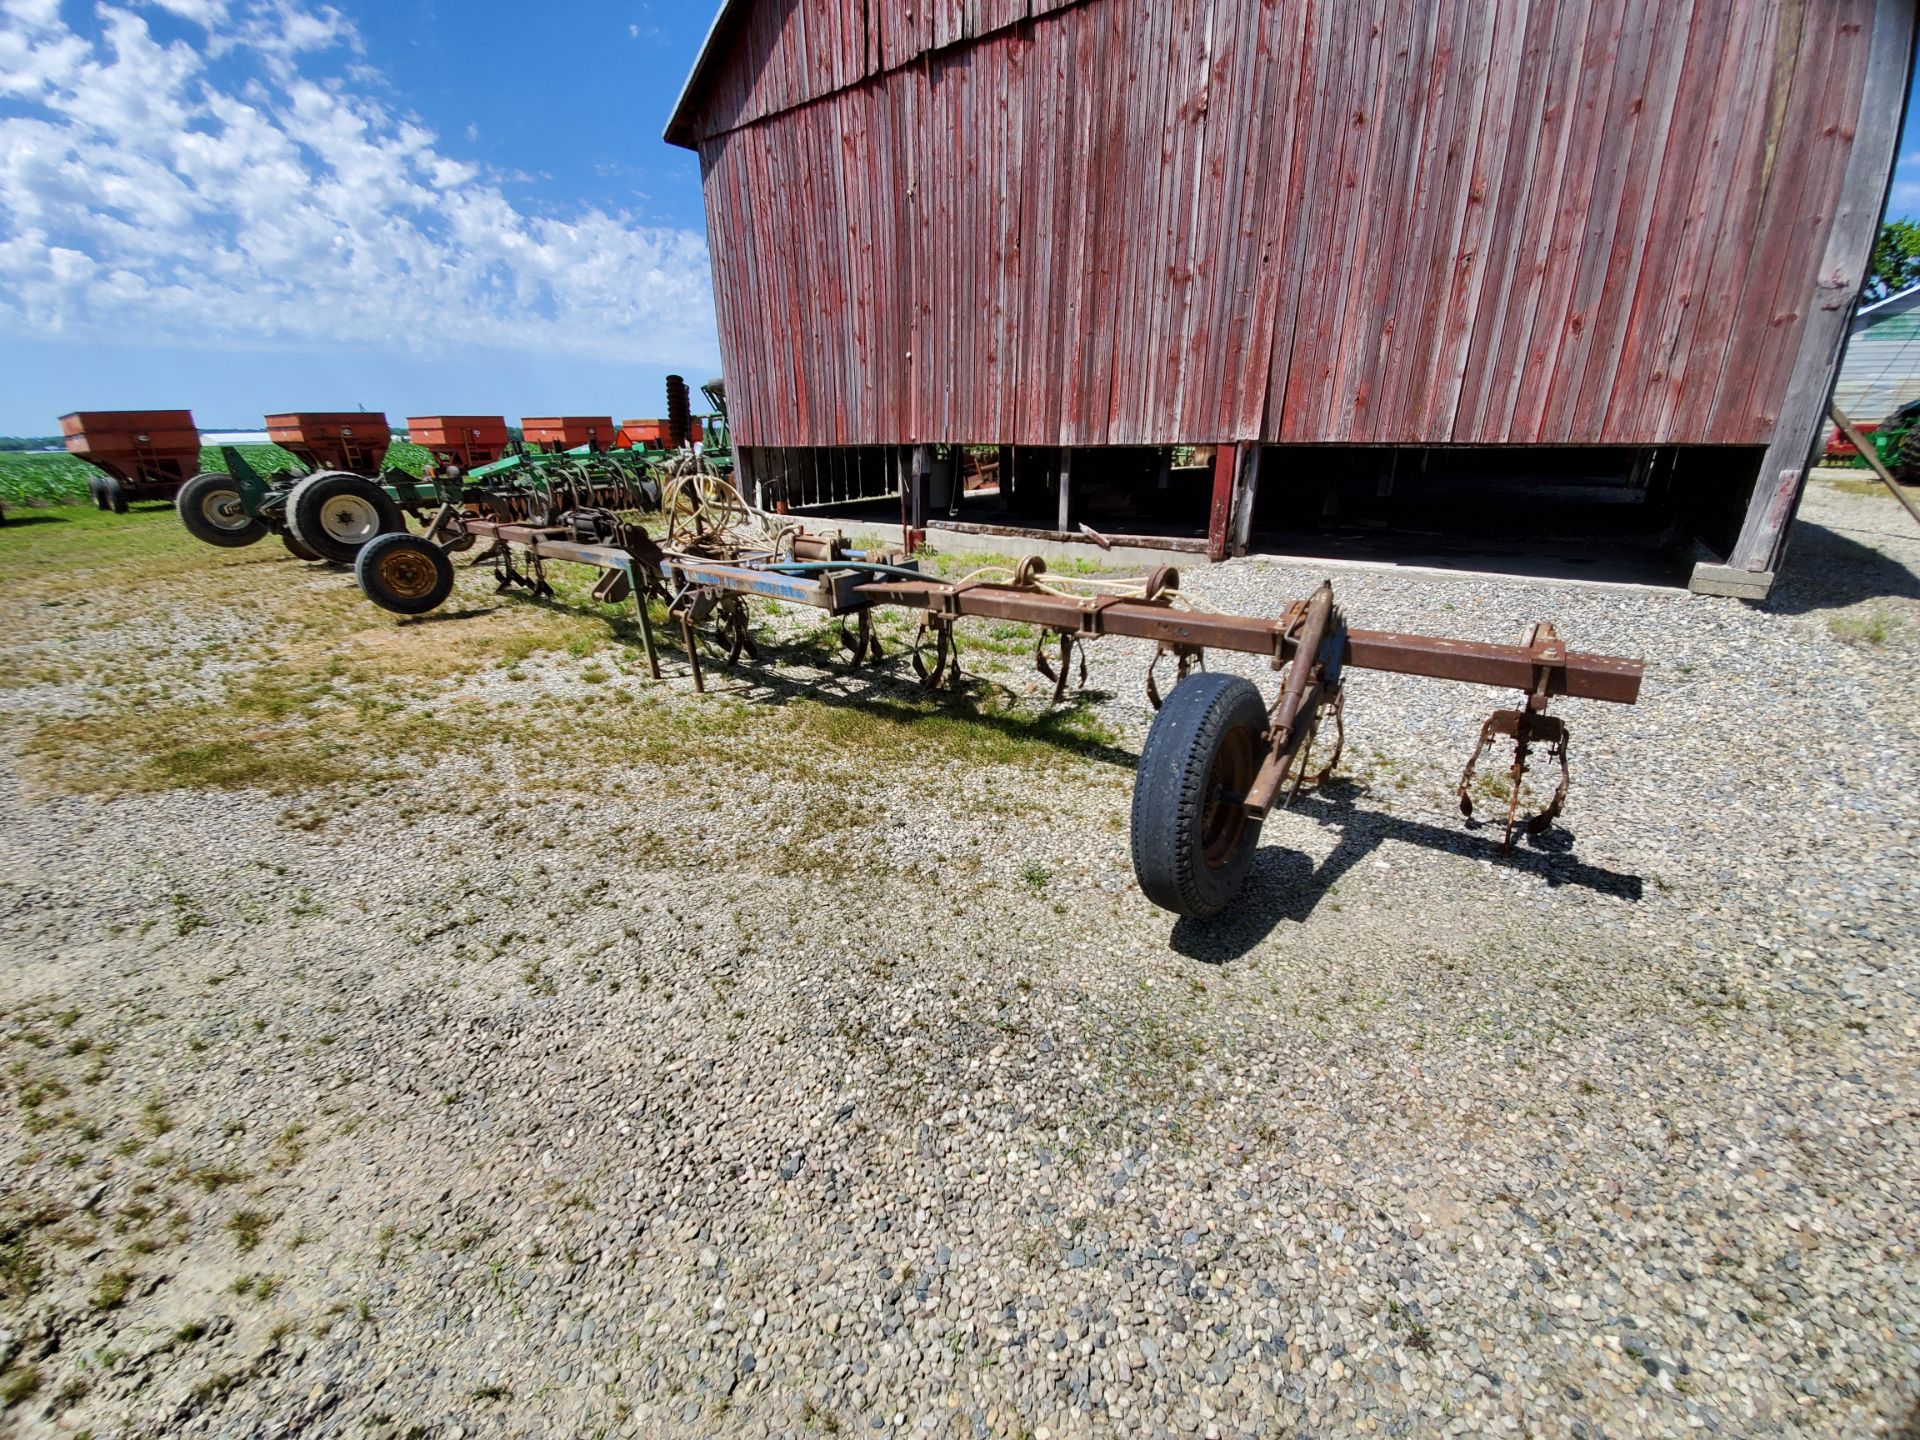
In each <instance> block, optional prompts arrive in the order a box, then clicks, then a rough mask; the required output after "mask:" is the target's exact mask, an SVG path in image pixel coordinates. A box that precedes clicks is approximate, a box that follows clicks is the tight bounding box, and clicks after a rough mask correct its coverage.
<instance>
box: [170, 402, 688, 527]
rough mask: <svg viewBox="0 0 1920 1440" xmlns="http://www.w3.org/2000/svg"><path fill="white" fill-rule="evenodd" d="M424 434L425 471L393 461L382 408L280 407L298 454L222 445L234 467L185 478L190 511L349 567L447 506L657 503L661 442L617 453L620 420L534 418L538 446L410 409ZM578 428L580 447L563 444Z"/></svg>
mask: <svg viewBox="0 0 1920 1440" xmlns="http://www.w3.org/2000/svg"><path fill="white" fill-rule="evenodd" d="M407 424H408V429H409V432H410V433H411V434H413V435H414V436H415V437H416V440H415V443H416V444H419V445H420V446H421V447H422V448H423V449H425V450H426V451H427V452H428V454H429V456H430V457H431V458H430V460H429V463H428V466H427V468H426V470H425V471H424V472H423V473H422V474H421V475H420V476H419V477H415V476H413V475H410V474H408V473H407V472H406V471H404V470H401V469H398V468H396V467H391V466H386V465H385V463H384V462H385V460H386V456H387V451H388V449H389V448H390V446H391V444H392V431H391V429H390V428H389V427H388V424H387V421H386V419H385V418H384V417H383V416H377V415H376V416H368V415H358V414H355V415H319V414H288V415H273V416H269V417H268V420H267V433H268V437H269V438H270V439H271V440H273V441H274V443H275V444H277V445H279V446H280V447H281V448H282V449H285V450H287V451H289V452H291V453H292V454H293V455H294V457H295V458H296V459H297V460H298V461H299V462H300V464H299V466H298V467H297V468H289V469H285V470H279V471H274V472H272V473H270V474H267V475H261V474H260V473H259V472H258V471H256V470H255V469H254V468H253V466H251V465H249V464H248V463H247V461H246V459H245V457H244V456H242V455H241V454H240V453H239V452H238V451H237V450H234V449H232V448H227V449H224V450H223V451H222V452H221V453H222V455H223V456H224V457H225V460H226V465H227V473H226V474H224V475H222V474H204V475H199V476H196V477H195V478H194V479H192V480H190V481H188V482H187V483H186V484H185V485H184V486H182V487H181V489H180V493H179V496H178V501H177V504H178V507H179V512H180V520H181V523H182V524H183V525H185V526H186V528H187V530H188V531H189V532H190V533H191V534H192V535H193V536H194V537H195V538H196V539H199V540H203V541H205V542H206V543H207V544H209V545H221V546H228V547H237V546H243V545H252V544H255V543H257V542H258V541H260V540H263V539H265V538H266V537H267V536H268V535H278V536H280V538H281V540H282V542H283V543H284V544H285V545H286V547H287V549H288V550H289V551H291V552H292V553H293V554H294V555H296V556H298V557H299V558H301V559H303V560H325V561H329V562H332V563H334V564H339V565H351V564H352V563H353V561H354V558H355V557H356V556H357V555H358V554H359V553H360V550H361V548H362V547H363V546H364V545H365V544H366V543H367V542H368V541H369V540H371V539H373V538H374V537H375V536H377V535H387V534H396V533H399V532H402V531H404V530H405V529H406V524H407V519H408V518H409V517H411V518H412V519H413V520H414V521H415V522H416V523H418V524H425V523H426V522H427V521H428V520H429V519H430V518H431V517H432V515H433V514H434V513H435V512H436V511H437V510H438V509H439V508H440V507H441V506H442V505H453V506H456V507H459V508H461V509H464V510H469V511H471V512H473V513H474V514H475V515H477V516H487V517H491V518H494V519H498V520H520V521H532V520H536V519H540V518H543V517H544V516H546V515H549V514H558V513H560V512H561V511H563V510H565V509H569V508H572V507H575V506H579V505H602V506H615V507H618V508H621V509H644V508H649V506H650V503H652V502H654V501H657V497H658V486H657V484H655V483H653V482H652V481H651V479H650V476H651V472H652V470H653V469H654V468H655V466H656V465H657V464H658V463H659V460H660V458H661V456H660V454H659V453H658V452H655V453H647V452H642V451H632V452H608V451H602V450H600V449H598V448H597V447H598V444H599V440H600V437H601V436H604V437H605V438H606V440H608V441H611V440H612V438H613V435H614V426H613V422H612V421H611V420H610V419H605V420H600V421H598V422H597V423H596V422H591V421H588V422H578V421H532V422H529V423H528V426H527V431H528V434H529V435H530V436H534V437H535V439H534V442H533V443H534V445H535V446H536V447H539V446H540V445H541V441H542V439H545V440H546V441H547V442H548V444H549V446H551V447H552V448H533V449H528V448H526V446H525V445H522V444H515V443H514V442H513V441H512V440H511V439H510V438H509V435H508V431H507V425H506V421H505V420H504V419H503V418H501V417H500V416H497V415H495V416H475V415H460V416H422V417H415V418H412V419H409V420H408V422H407ZM576 433H579V434H580V435H582V436H583V437H584V438H582V439H580V441H579V442H578V444H577V445H576V446H574V447H572V448H565V449H562V448H559V446H560V442H561V441H563V440H570V439H572V438H573V437H574V436H575V434H576Z"/></svg>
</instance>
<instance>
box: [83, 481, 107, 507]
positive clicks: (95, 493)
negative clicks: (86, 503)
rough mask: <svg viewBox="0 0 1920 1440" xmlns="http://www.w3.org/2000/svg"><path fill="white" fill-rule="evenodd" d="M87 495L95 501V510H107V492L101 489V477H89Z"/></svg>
mask: <svg viewBox="0 0 1920 1440" xmlns="http://www.w3.org/2000/svg"><path fill="white" fill-rule="evenodd" d="M87 494H88V496H89V497H91V499H92V500H93V508H94V509H96V510H105V509H106V508H107V492H106V491H105V490H103V489H102V488H101V486H100V477H99V476H98V475H89V476H88V477H87Z"/></svg>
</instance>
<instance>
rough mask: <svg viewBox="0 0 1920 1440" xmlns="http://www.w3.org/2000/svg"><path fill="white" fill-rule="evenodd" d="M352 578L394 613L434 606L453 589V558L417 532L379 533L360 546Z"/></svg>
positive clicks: (413, 612) (417, 611)
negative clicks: (415, 533)
mask: <svg viewBox="0 0 1920 1440" xmlns="http://www.w3.org/2000/svg"><path fill="white" fill-rule="evenodd" d="M353 578H354V579H355V580H356V581H358V582H359V584H360V590H361V593H362V594H364V595H365V596H366V597H367V598H368V599H369V600H371V601H373V603H374V604H376V605H378V606H379V607H380V608H381V609H382V610H391V611H392V612H393V613H394V614H396V615H424V614H426V613H427V612H428V611H429V610H437V609H438V608H439V607H440V606H441V605H443V604H445V603H446V599H447V596H449V595H451V594H452V593H453V560H452V557H450V556H449V555H448V554H447V552H446V551H444V550H442V549H441V548H440V547H439V546H438V545H435V544H434V543H432V542H431V541H429V540H423V539H421V538H420V537H419V536H418V535H409V534H407V533H406V532H404V531H402V532H400V533H399V534H393V535H379V536H376V537H375V538H374V539H372V540H369V541H368V542H367V543H366V544H365V545H363V546H361V547H360V555H359V558H358V559H356V560H355V561H354V562H353Z"/></svg>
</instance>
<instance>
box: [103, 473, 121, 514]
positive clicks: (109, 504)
mask: <svg viewBox="0 0 1920 1440" xmlns="http://www.w3.org/2000/svg"><path fill="white" fill-rule="evenodd" d="M100 501H101V504H100V508H101V509H102V510H111V511H112V512H113V513H114V514H116V515H124V514H126V513H127V487H126V486H124V485H122V484H121V483H120V482H119V481H118V480H116V479H115V478H114V477H113V476H111V475H103V476H102V477H101V478H100Z"/></svg>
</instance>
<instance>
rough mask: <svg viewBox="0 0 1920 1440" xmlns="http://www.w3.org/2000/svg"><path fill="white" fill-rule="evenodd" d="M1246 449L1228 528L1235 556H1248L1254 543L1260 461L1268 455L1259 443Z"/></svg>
mask: <svg viewBox="0 0 1920 1440" xmlns="http://www.w3.org/2000/svg"><path fill="white" fill-rule="evenodd" d="M1244 449H1245V452H1246V453H1245V455H1244V456H1243V457H1242V459H1241V461H1240V474H1239V476H1238V478H1236V479H1235V481H1234V484H1233V519H1232V521H1231V522H1230V524H1229V526H1228V532H1229V539H1230V540H1231V549H1232V552H1233V553H1234V554H1235V555H1244V554H1246V553H1247V547H1248V545H1250V544H1251V543H1252V541H1253V502H1254V500H1255V499H1256V498H1258V496H1259V494H1260V459H1261V456H1262V455H1264V454H1265V453H1266V447H1265V446H1264V445H1260V444H1258V443H1255V444H1251V445H1247V446H1245V447H1244Z"/></svg>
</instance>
